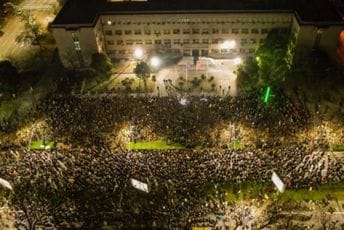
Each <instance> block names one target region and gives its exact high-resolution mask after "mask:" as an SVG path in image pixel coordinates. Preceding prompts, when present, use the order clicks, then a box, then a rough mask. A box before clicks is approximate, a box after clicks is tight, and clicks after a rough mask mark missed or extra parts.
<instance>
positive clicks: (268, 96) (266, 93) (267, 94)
mask: <svg viewBox="0 0 344 230" xmlns="http://www.w3.org/2000/svg"><path fill="white" fill-rule="evenodd" d="M270 94H271V87H270V86H268V87H267V88H266V91H265V96H264V103H268V101H269V98H270Z"/></svg>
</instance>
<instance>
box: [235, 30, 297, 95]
mask: <svg viewBox="0 0 344 230" xmlns="http://www.w3.org/2000/svg"><path fill="white" fill-rule="evenodd" d="M289 40H290V36H289V33H286V32H285V31H282V30H280V29H274V30H272V31H271V32H270V33H269V34H268V36H267V38H266V39H265V41H264V43H263V44H262V45H261V46H260V47H259V48H258V50H257V51H256V53H255V55H254V56H253V57H249V58H248V59H247V60H246V62H245V63H244V64H243V65H241V66H240V67H239V68H238V87H239V88H241V89H243V90H251V89H255V88H261V87H265V86H267V85H279V84H280V83H281V82H283V81H284V80H285V79H286V78H287V76H289V74H290V70H291V58H292V55H290V52H289Z"/></svg>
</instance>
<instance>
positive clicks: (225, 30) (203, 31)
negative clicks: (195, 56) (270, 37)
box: [105, 28, 269, 36]
mask: <svg viewBox="0 0 344 230" xmlns="http://www.w3.org/2000/svg"><path fill="white" fill-rule="evenodd" d="M268 32H269V29H268V28H262V29H258V28H253V29H247V28H245V29H237V28H233V29H229V28H223V29H221V30H220V29H218V28H212V29H208V28H205V29H198V28H193V29H172V30H170V29H164V30H162V31H161V30H158V29H156V30H149V29H146V30H140V29H135V30H129V29H128V30H115V31H112V30H105V35H109V36H111V35H113V34H114V35H123V34H124V35H142V34H144V35H151V34H155V35H160V34H220V33H222V34H229V33H232V34H239V33H241V34H249V33H251V34H267V33H268Z"/></svg>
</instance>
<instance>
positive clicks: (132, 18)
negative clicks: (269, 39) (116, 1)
mask: <svg viewBox="0 0 344 230" xmlns="http://www.w3.org/2000/svg"><path fill="white" fill-rule="evenodd" d="M292 18H293V15H292V14H290V13H270V14H266V13H265V14H262V13H251V14H247V13H246V14H244V13H231V14H168V15H167V14H166V15H161V14H159V15H102V16H101V17H100V21H101V23H102V25H103V31H104V36H105V47H106V53H107V54H108V55H109V56H110V57H111V58H132V57H133V52H134V50H135V49H136V48H141V49H143V50H144V51H145V52H146V53H147V54H149V53H151V52H154V51H158V52H175V53H180V54H184V55H191V54H192V52H193V51H194V52H195V50H197V51H198V52H199V54H200V55H205V56H206V55H209V56H213V57H233V56H239V55H240V56H245V55H249V54H253V53H254V51H255V50H256V49H257V47H258V46H259V44H260V43H261V42H263V40H264V39H265V38H266V36H267V34H268V32H269V31H270V30H271V29H273V28H285V29H289V28H290V27H291V23H292ZM226 41H227V42H228V41H235V43H236V46H235V48H232V49H231V48H230V46H228V43H226Z"/></svg>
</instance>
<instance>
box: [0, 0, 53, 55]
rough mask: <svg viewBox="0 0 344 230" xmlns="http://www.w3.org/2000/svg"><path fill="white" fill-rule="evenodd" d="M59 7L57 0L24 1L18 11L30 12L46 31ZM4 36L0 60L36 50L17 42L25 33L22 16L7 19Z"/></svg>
mask: <svg viewBox="0 0 344 230" xmlns="http://www.w3.org/2000/svg"><path fill="white" fill-rule="evenodd" d="M55 6H57V1H56V0H24V1H23V2H22V3H21V4H19V6H17V7H16V8H17V9H21V10H22V11H29V12H30V13H31V14H32V15H33V16H34V17H35V18H36V19H37V22H38V23H39V24H40V25H42V28H44V29H46V28H47V25H48V23H49V22H50V21H52V20H53V18H54V7H55ZM1 30H2V31H3V32H4V35H3V36H2V37H0V59H6V58H14V57H17V56H21V55H22V54H25V52H27V51H29V50H31V49H34V47H33V46H31V45H28V44H26V45H25V44H23V43H20V44H18V43H17V42H16V38H17V36H18V35H19V34H20V33H21V32H23V30H24V25H23V22H21V20H20V16H18V15H13V16H10V17H8V18H7V23H6V25H5V26H4V27H3V28H2V29H1Z"/></svg>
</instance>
